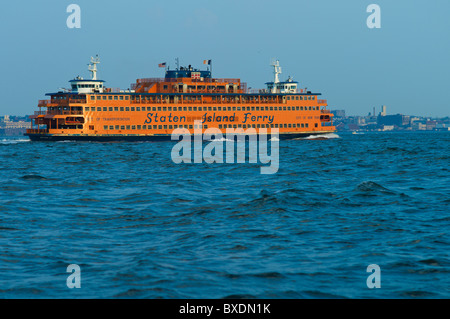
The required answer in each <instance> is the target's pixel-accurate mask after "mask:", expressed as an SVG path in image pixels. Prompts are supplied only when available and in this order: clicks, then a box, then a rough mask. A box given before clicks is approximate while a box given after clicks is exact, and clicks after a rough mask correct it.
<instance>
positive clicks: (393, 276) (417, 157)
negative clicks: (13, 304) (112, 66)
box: [0, 132, 450, 298]
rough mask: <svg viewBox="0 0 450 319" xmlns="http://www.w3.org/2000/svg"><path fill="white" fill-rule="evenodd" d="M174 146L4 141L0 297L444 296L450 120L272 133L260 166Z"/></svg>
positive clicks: (448, 266) (448, 290)
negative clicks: (399, 128) (436, 127)
mask: <svg viewBox="0 0 450 319" xmlns="http://www.w3.org/2000/svg"><path fill="white" fill-rule="evenodd" d="M174 145H175V142H144V143H95V142H91V143H89V142H30V141H28V140H27V138H26V137H0V159H1V160H0V298H450V258H449V251H450V249H449V247H450V246H449V244H450V237H449V230H450V132H374V133H364V134H349V133H338V134H337V135H336V134H333V135H329V136H328V139H326V140H317V139H311V138H306V139H302V140H292V141H280V164H279V165H280V166H279V170H278V172H277V173H276V174H272V175H264V174H260V166H261V165H262V164H250V163H240V164H218V163H215V164H206V163H202V164H186V163H182V164H175V163H173V162H172V160H171V157H170V154H171V150H172V147H173V146H174ZM70 264H77V265H79V267H80V270H81V277H80V278H81V288H73V289H69V288H68V287H67V284H66V281H67V278H68V276H70V275H71V273H70V272H67V267H68V265H70ZM371 264H376V265H378V266H379V267H380V274H381V276H380V283H381V288H373V289H369V288H368V286H367V283H366V282H367V278H368V277H369V276H370V275H371V273H370V272H367V267H368V266H369V265H371Z"/></svg>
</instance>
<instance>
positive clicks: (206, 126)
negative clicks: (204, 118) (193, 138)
mask: <svg viewBox="0 0 450 319" xmlns="http://www.w3.org/2000/svg"><path fill="white" fill-rule="evenodd" d="M191 126H192V125H191ZM184 127H186V125H185V126H184ZM186 128H187V127H186ZM191 128H192V127H191ZM207 128H208V125H206V124H205V129H207Z"/></svg>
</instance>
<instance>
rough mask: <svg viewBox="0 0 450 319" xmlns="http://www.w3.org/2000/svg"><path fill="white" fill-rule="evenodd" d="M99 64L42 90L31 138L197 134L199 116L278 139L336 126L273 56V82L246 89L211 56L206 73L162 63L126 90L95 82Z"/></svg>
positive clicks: (162, 137) (143, 137) (323, 131)
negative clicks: (219, 73)
mask: <svg viewBox="0 0 450 319" xmlns="http://www.w3.org/2000/svg"><path fill="white" fill-rule="evenodd" d="M98 63H100V61H99V59H98V56H97V57H96V58H91V63H90V64H89V71H91V72H92V79H90V80H85V79H83V78H81V77H77V78H75V79H73V80H71V81H69V82H70V84H71V89H65V90H64V91H59V92H57V93H48V94H46V95H47V96H50V99H49V100H41V101H39V104H38V107H39V111H36V112H35V114H34V115H32V116H30V118H31V128H30V129H28V130H27V132H26V133H25V135H27V136H29V138H30V139H31V140H33V141H61V140H86V141H123V140H137V141H140V140H170V139H171V133H172V131H173V130H174V129H176V128H185V129H188V130H189V132H190V133H191V134H192V133H194V129H198V127H197V124H196V123H198V122H196V123H194V121H196V120H201V121H202V125H201V129H202V130H203V131H204V130H205V129H208V128H211V127H215V128H218V129H220V130H222V132H225V131H226V129H229V128H234V129H238V128H240V129H242V130H246V129H247V128H255V129H256V132H258V131H259V129H260V128H266V129H267V132H270V129H272V128H277V129H278V130H279V138H280V139H291V138H299V137H305V136H310V135H321V134H327V133H332V132H334V131H335V127H334V126H333V124H332V116H333V115H332V114H331V112H330V111H329V110H327V109H326V106H327V101H326V100H323V99H318V98H319V95H321V94H320V93H311V92H310V91H306V89H300V88H298V82H296V81H294V80H293V79H292V78H290V77H289V78H288V79H287V80H286V81H284V82H282V81H280V80H279V74H280V73H281V68H280V66H279V62H278V61H276V62H273V63H272V66H273V68H274V81H272V82H267V83H266V86H267V88H266V89H260V90H254V89H253V90H250V89H248V88H247V84H246V83H245V82H241V80H240V79H219V78H212V76H211V60H205V61H204V64H207V65H208V66H209V68H208V67H207V70H199V69H194V68H192V67H191V66H188V67H179V66H177V67H176V69H172V70H171V69H170V68H166V72H165V77H164V78H145V79H137V80H136V83H133V84H132V85H131V89H127V90H120V89H113V88H107V87H105V86H104V81H102V80H98V79H97V64H98ZM159 66H160V67H165V66H166V64H165V63H162V64H160V65H159ZM42 108H44V109H42ZM242 130H241V131H242ZM196 132H197V130H196Z"/></svg>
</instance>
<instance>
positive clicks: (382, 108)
mask: <svg viewBox="0 0 450 319" xmlns="http://www.w3.org/2000/svg"><path fill="white" fill-rule="evenodd" d="M380 115H381V116H386V115H387V113H386V105H382V106H381V113H380Z"/></svg>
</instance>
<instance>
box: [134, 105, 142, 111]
mask: <svg viewBox="0 0 450 319" xmlns="http://www.w3.org/2000/svg"><path fill="white" fill-rule="evenodd" d="M143 109H144V107H143ZM140 110H141V108H140V107H139V106H137V107H136V111H140ZM143 111H144V110H143Z"/></svg>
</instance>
